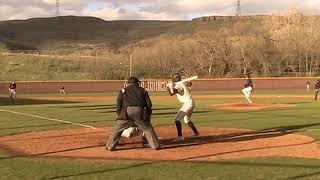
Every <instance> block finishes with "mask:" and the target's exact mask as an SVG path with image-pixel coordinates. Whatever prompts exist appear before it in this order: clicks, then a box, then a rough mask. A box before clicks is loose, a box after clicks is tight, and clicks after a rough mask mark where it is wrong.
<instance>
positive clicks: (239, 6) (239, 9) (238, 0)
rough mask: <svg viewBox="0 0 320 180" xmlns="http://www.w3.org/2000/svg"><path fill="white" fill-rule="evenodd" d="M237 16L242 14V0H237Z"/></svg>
mask: <svg viewBox="0 0 320 180" xmlns="http://www.w3.org/2000/svg"><path fill="white" fill-rule="evenodd" d="M236 16H241V3H240V0H237V6H236Z"/></svg>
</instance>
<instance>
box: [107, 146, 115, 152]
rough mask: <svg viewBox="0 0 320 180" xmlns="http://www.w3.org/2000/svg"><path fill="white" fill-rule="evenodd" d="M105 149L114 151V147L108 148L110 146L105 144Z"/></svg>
mask: <svg viewBox="0 0 320 180" xmlns="http://www.w3.org/2000/svg"><path fill="white" fill-rule="evenodd" d="M106 150H108V151H114V148H110V147H107V146H106Z"/></svg>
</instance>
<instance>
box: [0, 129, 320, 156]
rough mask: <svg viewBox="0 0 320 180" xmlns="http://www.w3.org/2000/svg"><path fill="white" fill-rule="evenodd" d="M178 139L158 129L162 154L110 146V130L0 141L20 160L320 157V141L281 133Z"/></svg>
mask: <svg viewBox="0 0 320 180" xmlns="http://www.w3.org/2000/svg"><path fill="white" fill-rule="evenodd" d="M184 130H185V132H184V133H185V134H184V136H185V137H186V139H185V141H184V142H182V143H179V142H177V141H176V140H175V136H176V132H175V127H174V126H160V127H157V128H156V131H157V134H158V136H159V137H160V139H161V144H162V146H163V149H162V150H159V151H155V150H152V149H150V148H143V147H142V145H141V144H140V142H139V140H140V137H135V138H132V139H130V140H127V139H121V141H120V144H119V146H117V151H114V152H109V151H106V150H105V148H104V144H105V141H106V139H107V138H108V134H109V132H110V129H109V128H108V129H106V128H105V129H99V130H98V131H97V130H91V129H67V130H52V131H42V132H31V133H25V134H18V135H12V136H6V137H0V148H3V149H6V150H8V151H10V152H12V153H13V154H14V155H18V156H44V157H69V158H96V159H133V160H205V161H207V160H208V161H209V160H219V159H239V158H245V157H262V156H264V157H268V156H286V157H303V158H316V159H320V151H319V150H318V149H317V143H316V141H315V140H313V139H312V138H310V137H307V136H303V135H297V134H289V133H285V132H277V131H264V132H254V131H248V130H239V129H220V128H208V127H207V128H200V132H201V137H200V138H194V137H190V135H191V132H190V131H189V130H188V129H187V128H185V129H184Z"/></svg>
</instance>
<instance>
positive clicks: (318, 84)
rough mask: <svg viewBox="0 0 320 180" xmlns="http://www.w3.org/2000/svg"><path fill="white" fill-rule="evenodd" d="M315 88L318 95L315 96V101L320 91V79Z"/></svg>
mask: <svg viewBox="0 0 320 180" xmlns="http://www.w3.org/2000/svg"><path fill="white" fill-rule="evenodd" d="M314 88H315V89H316V93H315V95H314V100H317V99H318V93H319V90H320V79H317V81H316V82H315V83H314Z"/></svg>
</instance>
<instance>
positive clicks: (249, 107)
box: [210, 103, 296, 111]
mask: <svg viewBox="0 0 320 180" xmlns="http://www.w3.org/2000/svg"><path fill="white" fill-rule="evenodd" d="M295 106H296V105H295V104H258V103H252V104H248V103H227V104H219V105H217V104H214V105H211V106H210V107H213V108H216V109H223V110H231V111H258V110H263V109H275V108H277V109H279V108H289V107H295Z"/></svg>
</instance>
